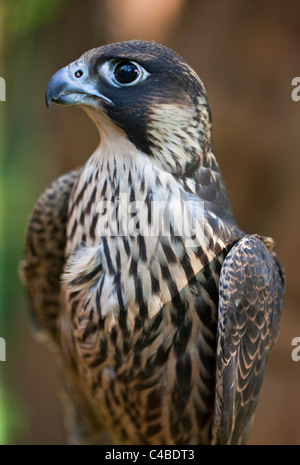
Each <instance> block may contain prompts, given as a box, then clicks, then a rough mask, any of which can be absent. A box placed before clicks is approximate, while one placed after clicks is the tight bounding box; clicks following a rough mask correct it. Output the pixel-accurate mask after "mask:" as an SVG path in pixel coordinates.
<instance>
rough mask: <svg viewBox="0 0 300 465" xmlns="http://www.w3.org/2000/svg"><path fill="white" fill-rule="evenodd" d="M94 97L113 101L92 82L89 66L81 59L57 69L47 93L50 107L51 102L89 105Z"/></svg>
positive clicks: (46, 97) (46, 99)
mask: <svg viewBox="0 0 300 465" xmlns="http://www.w3.org/2000/svg"><path fill="white" fill-rule="evenodd" d="M94 98H99V99H101V100H103V101H104V102H106V103H109V104H112V103H113V102H112V101H111V100H110V99H109V98H108V97H105V95H103V94H101V93H100V92H99V91H98V89H97V88H96V84H94V83H93V82H91V80H90V77H89V73H88V69H87V66H86V65H85V64H84V63H83V62H81V61H80V60H79V61H76V62H73V63H71V64H70V65H68V66H65V67H64V68H62V69H60V70H59V71H57V72H56V73H55V74H54V75H53V76H52V78H51V79H50V81H49V84H48V87H47V90H46V95H45V101H46V105H47V107H48V108H49V107H50V103H51V102H55V103H59V104H61V105H79V104H87V105H88V104H91V103H92V101H93V100H94Z"/></svg>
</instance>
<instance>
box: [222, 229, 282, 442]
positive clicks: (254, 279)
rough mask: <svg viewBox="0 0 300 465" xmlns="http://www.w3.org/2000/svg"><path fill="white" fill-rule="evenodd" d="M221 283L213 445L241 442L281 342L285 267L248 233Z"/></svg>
mask: <svg viewBox="0 0 300 465" xmlns="http://www.w3.org/2000/svg"><path fill="white" fill-rule="evenodd" d="M267 245H268V244H267ZM219 287H220V299H219V317H218V334H217V338H218V347H217V384H216V402H215V421H214V426H213V443H214V444H242V443H245V442H246V441H247V439H248V435H249V432H250V428H251V424H252V421H253V416H254V413H255V408H256V405H257V402H258V397H259V393H260V388H261V385H262V381H263V376H264V371H265V367H266V362H267V359H268V355H269V352H270V349H271V347H272V346H273V344H274V343H275V342H276V340H277V334H278V329H279V320H280V313H281V304H282V297H283V292H284V276H283V271H282V269H281V268H280V265H279V263H278V262H277V260H276V259H275V257H274V256H273V255H272V253H270V251H269V250H268V248H267V246H266V245H265V243H264V242H263V240H261V238H259V237H258V236H244V237H243V238H242V239H241V240H240V241H239V242H238V243H237V244H236V245H235V246H234V247H233V248H232V249H231V250H230V252H229V253H228V255H227V257H226V259H225V260H224V263H223V266H222V269H221V275H220V286H219Z"/></svg>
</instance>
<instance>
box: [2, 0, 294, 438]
mask: <svg viewBox="0 0 300 465" xmlns="http://www.w3.org/2000/svg"><path fill="white" fill-rule="evenodd" d="M133 38H137V39H144V40H155V41H157V42H161V43H163V44H164V45H167V46H169V47H171V48H173V49H174V50H176V51H177V52H178V53H179V54H181V55H182V56H183V57H184V58H185V59H186V60H187V61H188V62H189V63H190V64H191V65H192V66H193V68H194V69H195V70H196V72H197V73H198V74H199V76H200V77H201V79H202V80H203V82H204V84H205V87H206V90H207V94H208V98H209V102H210V106H211V109H212V115H213V124H214V126H213V140H214V146H215V152H216V155H217V159H218V162H219V164H220V166H221V169H222V172H223V175H224V178H225V181H226V184H227V188H228V191H229V194H230V199H231V202H232V205H233V209H234V212H235V215H236V218H237V220H238V223H239V225H240V227H241V228H242V229H243V230H245V231H247V232H248V233H261V234H263V235H266V236H271V237H273V238H274V239H275V241H276V252H277V256H278V258H279V259H280V261H281V262H282V264H283V265H284V267H285V270H286V274H287V290H286V294H285V299H284V307H283V314H282V320H281V331H280V338H279V342H278V344H277V346H276V348H275V349H274V350H273V352H272V354H271V357H270V360H269V364H268V369H267V373H266V376H265V380H264V384H263V389H262V393H261V399H260V402H259V405H258V409H257V414H256V419H255V422H254V426H253V429H252V433H251V436H250V440H249V443H250V444H298V445H299V444H300V396H299V390H300V362H298V363H297V362H294V361H293V360H292V358H291V352H292V348H293V347H292V346H291V341H292V339H293V338H294V337H299V336H300V311H299V297H300V280H299V278H300V267H299V263H300V247H299V232H300V214H299V213H300V212H299V202H300V183H299V181H300V175H299V172H300V162H299V160H300V101H299V102H295V101H293V100H292V98H291V92H292V90H293V88H292V86H291V81H292V79H293V78H294V77H296V76H300V3H299V2H286V1H284V0H278V1H276V2H274V1H271V0H260V1H258V0H244V1H243V2H240V1H239V0H225V1H223V0H222V1H221V0H219V1H218V0H211V1H208V0H164V1H161V0H151V1H149V0H126V1H122V0H87V1H85V2H83V1H81V0H72V1H71V0H14V1H8V0H7V1H4V0H0V60H1V61H0V76H1V77H3V78H5V80H6V101H5V102H0V306H1V307H0V336H1V337H4V338H5V340H6V350H7V355H6V362H0V444H62V443H63V441H64V438H63V426H62V413H61V406H60V403H59V400H58V396H57V384H58V382H57V375H56V361H55V357H54V355H53V354H52V353H51V352H50V351H49V350H48V349H47V347H45V346H44V345H42V344H39V343H38V342H36V341H35V340H34V339H33V337H32V332H31V327H30V321H29V317H28V309H27V304H26V299H25V293H24V289H23V287H22V285H21V284H20V280H19V277H18V271H17V270H18V263H19V261H20V260H21V259H22V257H23V253H24V238H25V231H26V225H27V220H28V217H29V215H30V213H31V211H32V208H33V206H34V204H35V202H36V200H37V199H38V196H39V195H40V193H41V192H42V191H43V189H44V188H45V187H46V186H47V185H48V184H49V183H50V182H51V181H52V180H53V179H54V178H56V177H57V176H58V175H60V174H61V173H63V172H65V171H67V170H69V169H73V168H76V167H77V166H79V165H81V164H83V163H84V162H85V161H86V160H87V157H88V156H89V154H91V153H92V151H93V149H94V148H95V146H96V145H97V143H98V133H97V131H96V129H95V127H94V125H93V123H92V122H91V121H90V120H89V119H88V118H87V116H86V115H85V114H84V112H82V111H79V110H78V109H77V108H68V109H67V110H66V109H62V108H60V107H56V106H54V107H51V111H48V110H47V109H46V107H45V104H44V92H45V89H46V86H47V83H48V81H49V79H50V77H51V76H52V74H53V73H54V72H55V71H56V70H58V69H59V68H61V67H62V66H65V65H66V64H68V63H69V62H71V61H73V60H74V59H76V58H78V57H79V56H80V55H81V54H82V53H83V52H85V51H86V50H88V49H90V48H93V47H96V46H99V45H102V44H105V43H108V42H115V41H120V40H129V39H133Z"/></svg>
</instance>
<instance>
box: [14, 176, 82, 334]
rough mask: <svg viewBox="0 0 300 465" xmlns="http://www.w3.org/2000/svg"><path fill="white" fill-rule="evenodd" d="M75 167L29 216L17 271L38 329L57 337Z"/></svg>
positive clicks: (49, 189)
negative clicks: (22, 258) (61, 278)
mask: <svg viewBox="0 0 300 465" xmlns="http://www.w3.org/2000/svg"><path fill="white" fill-rule="evenodd" d="M77 176H78V171H70V172H68V173H66V174H64V175H62V176H60V177H59V178H58V179H56V180H55V181H54V182H53V183H52V184H50V186H49V187H48V188H47V189H46V190H45V191H44V192H43V194H42V195H41V196H40V198H39V200H38V202H37V203H36V205H35V207H34V210H33V213H32V215H31V217H30V219H29V223H28V229H27V235H26V249H25V260H23V261H22V262H21V264H20V275H21V278H22V280H23V282H24V284H25V286H26V290H27V295H28V299H29V304H30V309H31V314H32V317H33V321H34V323H35V325H36V326H37V329H38V330H39V333H40V334H42V335H46V336H48V337H50V339H51V340H52V341H57V336H58V329H57V317H58V313H59V300H60V276H61V273H62V269H63V263H64V249H65V241H66V237H65V236H66V221H67V208H68V201H69V196H70V192H71V189H72V187H73V184H74V181H75V179H76V178H77Z"/></svg>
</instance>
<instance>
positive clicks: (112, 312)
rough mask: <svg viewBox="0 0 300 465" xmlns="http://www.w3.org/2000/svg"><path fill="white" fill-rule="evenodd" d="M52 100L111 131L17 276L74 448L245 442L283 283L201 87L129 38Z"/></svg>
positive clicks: (82, 63) (45, 215)
mask: <svg viewBox="0 0 300 465" xmlns="http://www.w3.org/2000/svg"><path fill="white" fill-rule="evenodd" d="M51 102H55V103H57V104H61V105H78V106H80V107H81V108H82V109H84V110H85V111H86V113H87V114H88V115H89V116H90V117H91V118H92V120H93V121H94V123H95V125H96V127H97V128H98V130H99V133H100V142H99V145H98V147H97V148H96V150H95V151H94V153H93V154H92V155H91V156H90V158H89V159H88V160H87V162H86V163H85V165H84V166H83V167H81V168H80V169H77V170H74V171H71V172H69V173H67V174H63V175H62V176H60V177H59V178H58V179H56V180H55V181H54V182H53V183H52V184H51V185H50V186H49V187H48V188H47V189H46V190H45V191H44V193H43V194H42V195H41V197H40V198H39V200H38V202H37V204H36V206H35V208H34V210H33V213H32V215H31V217H30V220H29V225H28V231H27V238H26V257H25V260H24V262H23V263H22V266H21V272H22V275H23V279H24V281H25V285H26V287H27V291H28V296H29V302H30V307H31V311H32V317H33V320H34V322H35V325H36V327H37V328H38V330H39V333H40V334H42V335H44V336H46V338H47V340H48V341H49V344H50V345H51V346H52V347H54V348H55V350H56V353H57V354H58V358H59V360H60V375H61V384H62V387H61V390H62V393H61V397H62V402H63V408H64V415H65V426H66V434H67V441H68V442H70V443H87V442H90V443H91V442H92V443H97V442H99V441H100V438H101V434H102V431H103V430H105V431H107V432H108V433H109V434H110V436H111V438H112V441H113V442H114V443H115V444H130V445H134V444H150V445H152V444H156V445H164V444H165V445H197V444H242V443H246V442H247V438H248V435H249V432H250V429H251V425H252V422H253V417H254V413H255V409H256V406H257V402H258V398H259V393H260V388H261V384H262V381H263V376H264V372H265V368H266V362H267V359H268V355H269V353H270V349H271V347H272V346H273V344H274V343H275V342H276V340H277V335H278V328H279V320H280V313H281V305H282V297H283V292H284V273H283V270H282V268H281V266H280V264H279V262H278V261H277V259H276V257H275V253H274V252H273V245H274V243H273V240H272V239H271V238H267V237H263V236H260V235H258V234H253V235H248V234H245V233H244V232H243V231H242V230H241V229H240V228H239V227H238V225H237V223H236V221H235V219H234V216H233V213H232V209H231V206H230V202H229V198H228V194H227V191H226V188H225V184H224V181H223V178H222V175H221V173H220V169H219V166H218V164H217V161H216V158H215V155H214V151H213V146H212V138H211V129H212V122H211V113H210V109H209V105H208V101H207V97H206V92H205V89H204V86H203V84H202V82H201V80H200V79H199V77H198V76H197V74H196V73H195V71H194V70H193V69H192V68H191V67H190V66H189V65H188V63H187V62H186V61H185V60H184V59H183V58H181V57H180V56H179V55H178V54H176V53H175V52H173V51H172V50H170V49H169V48H167V47H165V46H162V45H158V44H156V43H155V42H143V41H137V40H134V41H129V42H121V43H114V44H110V45H104V46H101V47H99V48H94V49H92V50H90V51H87V52H86V53H84V54H83V55H82V56H81V57H80V58H79V59H78V60H76V61H74V62H73V63H71V64H69V65H68V66H66V67H64V68H62V69H61V70H59V71H57V72H56V73H55V74H54V75H53V77H52V78H51V80H50V82H49V85H48V88H47V91H46V104H47V106H48V107H49V105H50V103H51Z"/></svg>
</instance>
